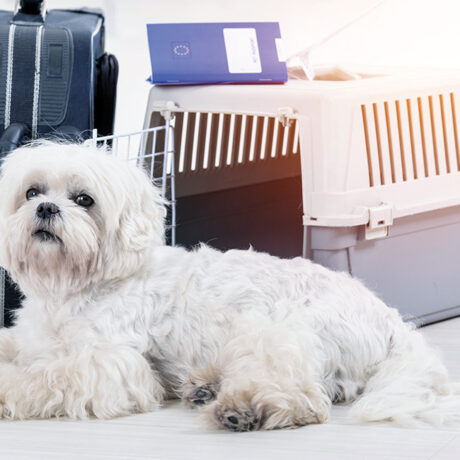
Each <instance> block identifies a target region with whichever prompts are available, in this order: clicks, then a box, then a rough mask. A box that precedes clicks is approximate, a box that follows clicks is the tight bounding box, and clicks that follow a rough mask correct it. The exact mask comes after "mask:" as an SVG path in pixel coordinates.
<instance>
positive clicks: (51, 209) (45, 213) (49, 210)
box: [37, 203, 59, 219]
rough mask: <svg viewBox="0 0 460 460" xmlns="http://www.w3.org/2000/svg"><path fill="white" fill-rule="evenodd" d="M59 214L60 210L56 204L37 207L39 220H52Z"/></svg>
mask: <svg viewBox="0 0 460 460" xmlns="http://www.w3.org/2000/svg"><path fill="white" fill-rule="evenodd" d="M56 214H59V208H58V207H57V206H56V205H55V204H54V203H40V204H39V205H38V207H37V217H38V218H39V219H51V218H53V217H55V216H56Z"/></svg>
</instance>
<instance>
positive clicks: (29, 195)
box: [26, 187, 40, 200]
mask: <svg viewBox="0 0 460 460" xmlns="http://www.w3.org/2000/svg"><path fill="white" fill-rule="evenodd" d="M38 195H40V191H39V190H37V189H36V188H33V187H32V188H29V190H27V192H26V199H28V200H30V199H31V198H33V197H34V196H38Z"/></svg>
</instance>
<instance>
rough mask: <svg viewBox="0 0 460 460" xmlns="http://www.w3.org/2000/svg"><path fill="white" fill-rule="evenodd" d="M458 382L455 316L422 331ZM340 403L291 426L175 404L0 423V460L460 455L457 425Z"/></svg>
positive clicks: (422, 458)
mask: <svg viewBox="0 0 460 460" xmlns="http://www.w3.org/2000/svg"><path fill="white" fill-rule="evenodd" d="M422 331H423V334H424V335H425V336H426V337H427V339H428V340H429V341H430V342H431V343H432V344H433V345H435V346H436V347H438V348H439V349H440V352H441V353H442V355H443V356H444V358H445V362H446V363H447V365H448V367H449V369H450V371H451V374H452V377H453V378H455V379H458V380H460V359H459V355H460V318H457V319H453V320H450V321H445V322H442V323H438V324H435V325H432V326H429V327H426V328H424V329H422ZM345 415H346V408H345V407H335V408H334V410H333V412H332V417H331V421H330V423H328V424H326V425H317V426H308V427H304V428H300V429H297V430H287V431H281V430H280V431H271V432H255V433H254V432H252V433H230V432H225V431H213V430H209V429H207V428H206V427H205V426H204V425H203V423H202V422H201V420H200V417H199V414H198V413H197V412H196V411H193V410H189V409H185V408H184V407H182V406H181V405H180V404H179V403H177V402H173V403H169V404H167V405H166V407H164V408H162V409H161V410H159V411H158V412H156V413H150V414H141V415H136V416H132V417H126V418H120V419H116V420H111V421H99V420H91V421H86V422H71V421H65V420H44V421H26V422H9V421H1V422H0V459H8V460H10V459H11V460H17V459H18V460H22V459H24V460H25V459H27V460H30V459H59V460H66V459H101V460H102V459H104V460H110V459H120V460H129V459H161V460H169V459H184V460H195V459H199V460H202V459H217V460H221V459H242V460H245V459H251V460H258V459H263V460H271V459H282V460H289V459H303V458H309V459H315V460H322V459H350V460H351V459H353V460H359V459H366V460H368V459H372V460H380V459H392V460H402V459H417V460H434V459H436V460H441V459H443V460H447V459H449V460H454V459H458V458H460V427H445V428H440V429H431V428H430V429H402V428H395V427H392V426H390V425H387V424H383V425H367V426H356V425H349V424H347V422H346V418H345Z"/></svg>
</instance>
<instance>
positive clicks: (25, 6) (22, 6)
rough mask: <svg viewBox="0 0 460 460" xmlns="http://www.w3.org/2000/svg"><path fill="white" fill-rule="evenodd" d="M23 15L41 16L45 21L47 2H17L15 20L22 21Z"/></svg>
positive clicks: (30, 0) (39, 0)
mask: <svg viewBox="0 0 460 460" xmlns="http://www.w3.org/2000/svg"><path fill="white" fill-rule="evenodd" d="M18 15H19V16H18ZM22 15H28V16H41V17H42V20H43V21H44V20H45V16H46V0H16V3H15V5H14V14H13V20H16V19H22V18H21V17H20V16H22Z"/></svg>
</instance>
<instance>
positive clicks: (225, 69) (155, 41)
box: [147, 22, 288, 85]
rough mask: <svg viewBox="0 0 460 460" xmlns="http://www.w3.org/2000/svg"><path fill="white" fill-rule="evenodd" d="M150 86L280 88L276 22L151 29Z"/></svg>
mask: <svg viewBox="0 0 460 460" xmlns="http://www.w3.org/2000/svg"><path fill="white" fill-rule="evenodd" d="M147 34H148V41H149V48H150V60H151V64H152V76H151V77H150V81H151V82H152V83H155V84H159V85H174V84H176V85H178V84H198V83H256V82H258V83H281V82H285V81H287V78H288V76H287V68H286V63H285V62H284V61H282V60H280V51H279V45H280V43H279V42H280V40H281V34H280V28H279V24H278V23H277V22H245V23H193V24H192V23H189V24H148V25H147Z"/></svg>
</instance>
